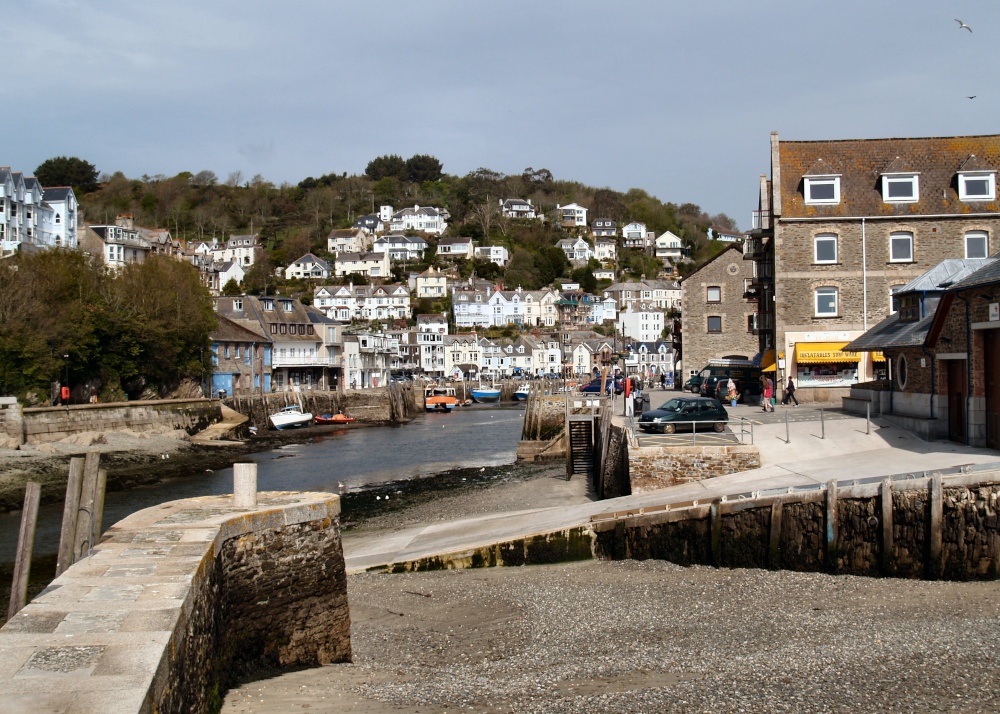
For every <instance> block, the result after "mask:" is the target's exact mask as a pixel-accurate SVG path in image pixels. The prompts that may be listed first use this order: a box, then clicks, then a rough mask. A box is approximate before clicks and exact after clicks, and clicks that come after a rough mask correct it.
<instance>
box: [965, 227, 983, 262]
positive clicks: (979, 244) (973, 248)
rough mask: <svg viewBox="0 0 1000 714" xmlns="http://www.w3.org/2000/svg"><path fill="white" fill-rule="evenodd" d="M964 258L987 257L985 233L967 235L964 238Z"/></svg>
mask: <svg viewBox="0 0 1000 714" xmlns="http://www.w3.org/2000/svg"><path fill="white" fill-rule="evenodd" d="M965 257H966V258H985V257H987V249H986V234H985V233H969V234H967V235H966V236H965Z"/></svg>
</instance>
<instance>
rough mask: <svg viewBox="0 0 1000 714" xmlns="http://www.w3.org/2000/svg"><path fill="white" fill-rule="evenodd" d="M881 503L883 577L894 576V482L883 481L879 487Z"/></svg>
mask: <svg viewBox="0 0 1000 714" xmlns="http://www.w3.org/2000/svg"><path fill="white" fill-rule="evenodd" d="M879 501H880V505H881V509H882V552H881V553H880V554H879V555H880V562H881V568H882V574H883V575H892V572H893V563H894V562H895V545H894V544H893V542H892V528H893V525H892V480H891V479H888V478H884V479H882V484H881V486H879Z"/></svg>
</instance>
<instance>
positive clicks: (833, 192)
mask: <svg viewBox="0 0 1000 714" xmlns="http://www.w3.org/2000/svg"><path fill="white" fill-rule="evenodd" d="M803 182H804V184H805V185H804V191H805V199H806V203H809V204H815V203H830V204H833V203H840V177H839V176H806V177H805V178H804V179H803Z"/></svg>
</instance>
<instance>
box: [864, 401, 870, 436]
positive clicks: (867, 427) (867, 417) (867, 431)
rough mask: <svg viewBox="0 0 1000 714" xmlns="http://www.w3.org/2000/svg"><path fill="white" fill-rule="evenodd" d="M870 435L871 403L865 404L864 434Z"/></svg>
mask: <svg viewBox="0 0 1000 714" xmlns="http://www.w3.org/2000/svg"><path fill="white" fill-rule="evenodd" d="M871 433H872V403H871V402H865V434H871Z"/></svg>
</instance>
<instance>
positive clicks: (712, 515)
mask: <svg viewBox="0 0 1000 714" xmlns="http://www.w3.org/2000/svg"><path fill="white" fill-rule="evenodd" d="M708 519H709V526H710V528H711V531H712V565H714V566H715V567H716V568H718V567H721V566H722V500H721V499H718V498H717V499H715V500H714V501H712V505H711V506H710V507H709V510H708Z"/></svg>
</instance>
